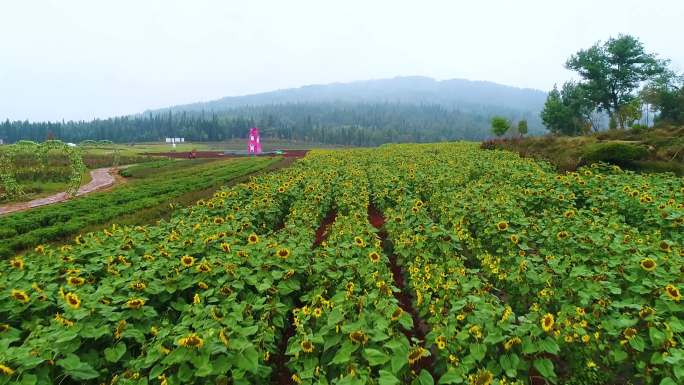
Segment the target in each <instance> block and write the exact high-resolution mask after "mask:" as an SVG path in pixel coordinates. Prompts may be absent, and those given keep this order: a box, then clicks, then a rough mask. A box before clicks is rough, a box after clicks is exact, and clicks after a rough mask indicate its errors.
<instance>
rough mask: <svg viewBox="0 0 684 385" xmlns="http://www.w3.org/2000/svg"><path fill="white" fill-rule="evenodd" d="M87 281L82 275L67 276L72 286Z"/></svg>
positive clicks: (68, 282)
mask: <svg viewBox="0 0 684 385" xmlns="http://www.w3.org/2000/svg"><path fill="white" fill-rule="evenodd" d="M84 283H85V279H83V278H81V277H69V278H67V284H69V285H70V286H81V285H83V284H84Z"/></svg>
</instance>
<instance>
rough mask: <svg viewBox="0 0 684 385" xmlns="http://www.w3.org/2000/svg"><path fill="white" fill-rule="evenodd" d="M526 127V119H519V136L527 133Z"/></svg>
mask: <svg viewBox="0 0 684 385" xmlns="http://www.w3.org/2000/svg"><path fill="white" fill-rule="evenodd" d="M527 132H528V128H527V120H524V119H523V120H521V121H519V122H518V134H520V136H525V135H527Z"/></svg>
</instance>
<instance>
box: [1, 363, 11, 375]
mask: <svg viewBox="0 0 684 385" xmlns="http://www.w3.org/2000/svg"><path fill="white" fill-rule="evenodd" d="M0 373H2V374H4V375H5V376H7V377H11V376H12V375H13V374H14V369H12V368H10V367H9V366H6V365H4V364H0Z"/></svg>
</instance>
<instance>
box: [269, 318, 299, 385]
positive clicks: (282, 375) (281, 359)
mask: <svg viewBox="0 0 684 385" xmlns="http://www.w3.org/2000/svg"><path fill="white" fill-rule="evenodd" d="M286 322H287V326H286V327H285V331H283V335H282V337H281V338H280V341H278V352H277V353H276V354H275V355H273V357H272V359H271V363H272V366H273V371H272V372H271V384H278V385H290V384H292V373H291V372H290V369H288V368H287V360H288V358H287V355H286V354H285V352H286V351H287V343H288V341H289V340H290V338H292V337H294V335H295V326H294V318H293V314H292V312H290V313H289V314H288V316H287V321H286Z"/></svg>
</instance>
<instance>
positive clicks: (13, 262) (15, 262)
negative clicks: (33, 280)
mask: <svg viewBox="0 0 684 385" xmlns="http://www.w3.org/2000/svg"><path fill="white" fill-rule="evenodd" d="M9 264H10V266H11V267H13V268H15V269H19V270H22V269H23V268H24V260H23V259H22V258H21V257H14V258H12V259H10V261H9Z"/></svg>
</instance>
